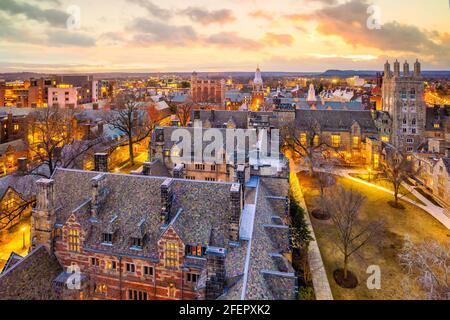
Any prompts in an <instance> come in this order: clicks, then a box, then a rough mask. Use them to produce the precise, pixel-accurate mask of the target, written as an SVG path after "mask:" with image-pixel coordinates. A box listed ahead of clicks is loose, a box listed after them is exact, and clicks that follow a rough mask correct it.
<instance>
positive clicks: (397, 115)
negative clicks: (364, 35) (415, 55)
mask: <svg viewBox="0 0 450 320" xmlns="http://www.w3.org/2000/svg"><path fill="white" fill-rule="evenodd" d="M424 90H425V88H424V82H423V79H422V76H421V67H420V63H419V62H418V61H417V62H416V63H415V64H414V72H412V73H410V71H409V65H408V63H407V62H405V64H404V69H403V74H401V73H400V63H399V62H398V61H396V62H395V63H394V72H393V73H392V72H391V67H390V64H389V63H388V62H387V63H386V65H385V71H384V78H383V87H382V95H383V111H385V112H387V113H388V114H389V115H390V117H391V119H392V131H391V139H390V140H391V143H392V144H393V145H394V146H395V147H396V148H398V149H400V150H401V151H402V152H403V153H406V154H409V155H411V154H412V153H413V152H414V151H415V150H417V148H418V147H419V146H420V144H422V143H423V142H424V137H425V123H426V104H425V101H424Z"/></svg>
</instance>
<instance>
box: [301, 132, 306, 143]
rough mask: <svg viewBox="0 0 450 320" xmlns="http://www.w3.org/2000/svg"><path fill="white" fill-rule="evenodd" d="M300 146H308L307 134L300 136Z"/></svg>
mask: <svg viewBox="0 0 450 320" xmlns="http://www.w3.org/2000/svg"><path fill="white" fill-rule="evenodd" d="M300 144H301V145H302V146H306V144H307V138H306V133H301V134H300Z"/></svg>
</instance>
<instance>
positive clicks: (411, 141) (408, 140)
mask: <svg viewBox="0 0 450 320" xmlns="http://www.w3.org/2000/svg"><path fill="white" fill-rule="evenodd" d="M406 143H409V144H411V143H414V139H412V138H408V139H406Z"/></svg>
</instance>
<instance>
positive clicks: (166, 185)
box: [161, 179, 173, 224]
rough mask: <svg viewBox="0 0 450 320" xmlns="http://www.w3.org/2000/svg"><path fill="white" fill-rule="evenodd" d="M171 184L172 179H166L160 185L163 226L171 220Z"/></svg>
mask: <svg viewBox="0 0 450 320" xmlns="http://www.w3.org/2000/svg"><path fill="white" fill-rule="evenodd" d="M172 183H173V179H166V180H165V181H164V182H163V183H162V184H161V222H162V223H163V224H169V223H170V220H171V218H172V217H171V212H172V200H173V192H172Z"/></svg>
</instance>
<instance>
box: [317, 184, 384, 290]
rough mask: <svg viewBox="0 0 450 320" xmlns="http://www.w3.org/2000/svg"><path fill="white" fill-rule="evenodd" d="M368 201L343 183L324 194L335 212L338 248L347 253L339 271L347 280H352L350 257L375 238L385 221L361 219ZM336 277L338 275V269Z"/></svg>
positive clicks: (325, 204) (329, 207)
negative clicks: (343, 185) (361, 213)
mask: <svg viewBox="0 0 450 320" xmlns="http://www.w3.org/2000/svg"><path fill="white" fill-rule="evenodd" d="M365 201H366V198H365V197H364V196H363V195H362V194H361V193H359V192H357V191H355V190H353V189H346V188H344V187H342V186H338V187H335V188H333V189H332V190H327V192H326V193H325V196H324V198H323V202H324V204H323V205H324V207H325V208H326V210H327V211H328V212H329V213H330V214H331V220H332V221H333V226H334V230H335V231H336V234H337V239H336V240H337V241H336V245H337V248H338V250H339V251H340V252H341V253H342V255H343V268H342V269H341V270H337V271H338V272H340V273H341V274H342V277H343V281H344V282H346V281H347V280H349V270H348V266H349V261H350V258H351V257H352V256H353V255H354V254H355V253H357V252H358V251H359V250H361V249H362V248H363V247H364V246H365V245H367V244H368V243H370V242H371V241H372V240H373V239H374V238H375V236H376V235H377V234H378V233H379V231H380V228H381V225H382V224H381V223H380V222H367V223H363V222H362V221H361V220H360V219H359V214H360V211H361V208H362V206H363V204H364V202H365ZM335 279H338V277H337V276H336V273H335ZM337 281H338V280H337ZM338 283H339V282H338ZM339 284H340V285H342V283H339ZM354 285H356V283H355V284H354Z"/></svg>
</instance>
